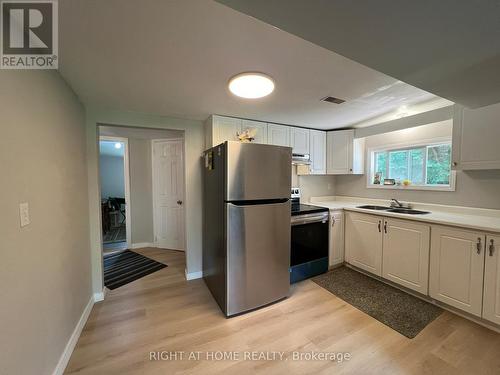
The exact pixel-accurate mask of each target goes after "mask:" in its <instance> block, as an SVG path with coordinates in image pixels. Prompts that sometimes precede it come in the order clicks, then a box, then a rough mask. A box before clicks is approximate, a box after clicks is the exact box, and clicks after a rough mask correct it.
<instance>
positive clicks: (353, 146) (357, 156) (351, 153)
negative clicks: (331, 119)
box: [326, 130, 365, 174]
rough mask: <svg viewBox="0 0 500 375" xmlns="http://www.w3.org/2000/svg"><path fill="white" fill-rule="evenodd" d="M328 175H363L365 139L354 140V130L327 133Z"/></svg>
mask: <svg viewBox="0 0 500 375" xmlns="http://www.w3.org/2000/svg"><path fill="white" fill-rule="evenodd" d="M326 145H327V146H326V147H327V151H326V154H327V161H326V168H327V173H328V174H363V173H364V150H365V147H364V139H354V130H337V131H330V132H328V133H327V140H326Z"/></svg>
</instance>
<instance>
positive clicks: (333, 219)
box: [332, 216, 335, 227]
mask: <svg viewBox="0 0 500 375" xmlns="http://www.w3.org/2000/svg"><path fill="white" fill-rule="evenodd" d="M334 225H335V218H334V217H333V216H332V227H333V226H334Z"/></svg>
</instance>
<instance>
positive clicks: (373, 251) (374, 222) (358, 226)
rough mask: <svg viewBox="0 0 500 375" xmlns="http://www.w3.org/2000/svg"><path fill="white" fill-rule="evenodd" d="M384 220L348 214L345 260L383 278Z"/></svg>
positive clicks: (370, 216)
mask: <svg viewBox="0 0 500 375" xmlns="http://www.w3.org/2000/svg"><path fill="white" fill-rule="evenodd" d="M382 220H383V219H382V218H381V217H378V216H373V215H367V214H358V213H354V212H348V213H347V214H346V220H345V224H346V227H345V260H346V262H347V263H349V264H352V265H353V266H356V267H358V268H361V269H363V270H365V271H368V272H371V273H373V274H375V275H377V276H382Z"/></svg>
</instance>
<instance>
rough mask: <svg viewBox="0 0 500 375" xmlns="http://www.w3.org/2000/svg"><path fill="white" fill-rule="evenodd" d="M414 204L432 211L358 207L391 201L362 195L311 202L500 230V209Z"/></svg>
mask: <svg viewBox="0 0 500 375" xmlns="http://www.w3.org/2000/svg"><path fill="white" fill-rule="evenodd" d="M411 203H412V208H414V209H416V210H423V211H430V213H429V214H425V215H409V214H398V213H394V212H387V211H375V210H368V209H362V208H357V206H361V205H367V204H372V205H378V206H389V201H387V200H383V199H367V198H359V197H344V196H329V197H311V199H310V201H309V202H308V203H307V204H311V205H314V206H321V207H327V208H329V209H330V210H346V211H353V212H362V213H366V214H372V215H377V216H385V217H394V218H398V219H406V220H414V221H420V222H427V223H433V224H443V225H452V226H458V227H463V228H466V229H473V230H481V231H485V232H495V233H497V232H500V210H490V209H484V208H473V207H459V206H444V205H437V204H426V203H413V202H411Z"/></svg>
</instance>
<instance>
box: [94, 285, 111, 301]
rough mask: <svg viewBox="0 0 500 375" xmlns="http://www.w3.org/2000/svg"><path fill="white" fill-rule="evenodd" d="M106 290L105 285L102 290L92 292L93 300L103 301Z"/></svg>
mask: <svg viewBox="0 0 500 375" xmlns="http://www.w3.org/2000/svg"><path fill="white" fill-rule="evenodd" d="M107 292H108V289H106V287H104V288H102V292H100V293H94V302H101V301H104V298H106V293H107Z"/></svg>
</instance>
